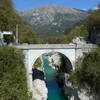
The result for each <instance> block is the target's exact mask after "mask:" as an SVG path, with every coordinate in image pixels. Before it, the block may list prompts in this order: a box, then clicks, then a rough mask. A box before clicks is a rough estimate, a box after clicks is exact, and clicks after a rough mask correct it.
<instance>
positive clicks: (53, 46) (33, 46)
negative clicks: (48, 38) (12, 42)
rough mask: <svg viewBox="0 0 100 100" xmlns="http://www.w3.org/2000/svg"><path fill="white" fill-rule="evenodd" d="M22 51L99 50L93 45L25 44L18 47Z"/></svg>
mask: <svg viewBox="0 0 100 100" xmlns="http://www.w3.org/2000/svg"><path fill="white" fill-rule="evenodd" d="M16 47H17V48H20V49H75V48H77V49H78V48H83V49H84V48H87V49H89V48H90V49H91V48H97V46H96V45H93V44H24V45H17V46H16Z"/></svg>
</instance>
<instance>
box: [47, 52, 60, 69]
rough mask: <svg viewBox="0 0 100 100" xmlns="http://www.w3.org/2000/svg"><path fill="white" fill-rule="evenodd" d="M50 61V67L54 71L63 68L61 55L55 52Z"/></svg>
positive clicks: (49, 58)
mask: <svg viewBox="0 0 100 100" xmlns="http://www.w3.org/2000/svg"><path fill="white" fill-rule="evenodd" d="M48 60H49V66H51V67H52V68H53V69H56V70H58V69H59V68H60V67H61V56H60V55H59V53H57V52H55V53H54V54H52V55H50V56H49V57H48Z"/></svg>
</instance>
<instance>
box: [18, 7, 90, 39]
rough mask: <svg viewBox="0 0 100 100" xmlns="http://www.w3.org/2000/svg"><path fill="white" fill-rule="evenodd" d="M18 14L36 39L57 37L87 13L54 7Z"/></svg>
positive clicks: (39, 8)
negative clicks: (27, 24) (34, 34)
mask: <svg viewBox="0 0 100 100" xmlns="http://www.w3.org/2000/svg"><path fill="white" fill-rule="evenodd" d="M18 14H19V15H20V16H21V17H22V18H24V19H25V20H26V21H27V22H29V23H30V24H31V25H32V27H33V29H36V31H37V33H38V34H37V36H38V37H47V36H57V35H61V33H62V34H63V33H64V32H65V29H66V28H70V27H72V26H73V25H74V24H75V23H77V22H79V21H80V20H82V19H84V18H86V17H87V15H88V14H87V12H85V11H83V10H78V9H74V8H64V7H59V6H56V5H48V6H44V7H38V8H32V9H28V10H25V11H18Z"/></svg>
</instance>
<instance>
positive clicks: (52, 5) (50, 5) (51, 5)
mask: <svg viewBox="0 0 100 100" xmlns="http://www.w3.org/2000/svg"><path fill="white" fill-rule="evenodd" d="M47 7H59V6H57V5H54V4H49V5H47Z"/></svg>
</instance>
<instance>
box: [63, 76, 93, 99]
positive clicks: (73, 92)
mask: <svg viewBox="0 0 100 100" xmlns="http://www.w3.org/2000/svg"><path fill="white" fill-rule="evenodd" d="M69 77H70V75H69V74H65V85H64V87H63V89H64V92H65V95H67V96H68V98H69V100H95V99H93V97H92V96H88V95H87V93H86V91H85V90H83V89H79V88H78V86H75V85H73V84H72V83H71V82H70V81H69Z"/></svg>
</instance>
